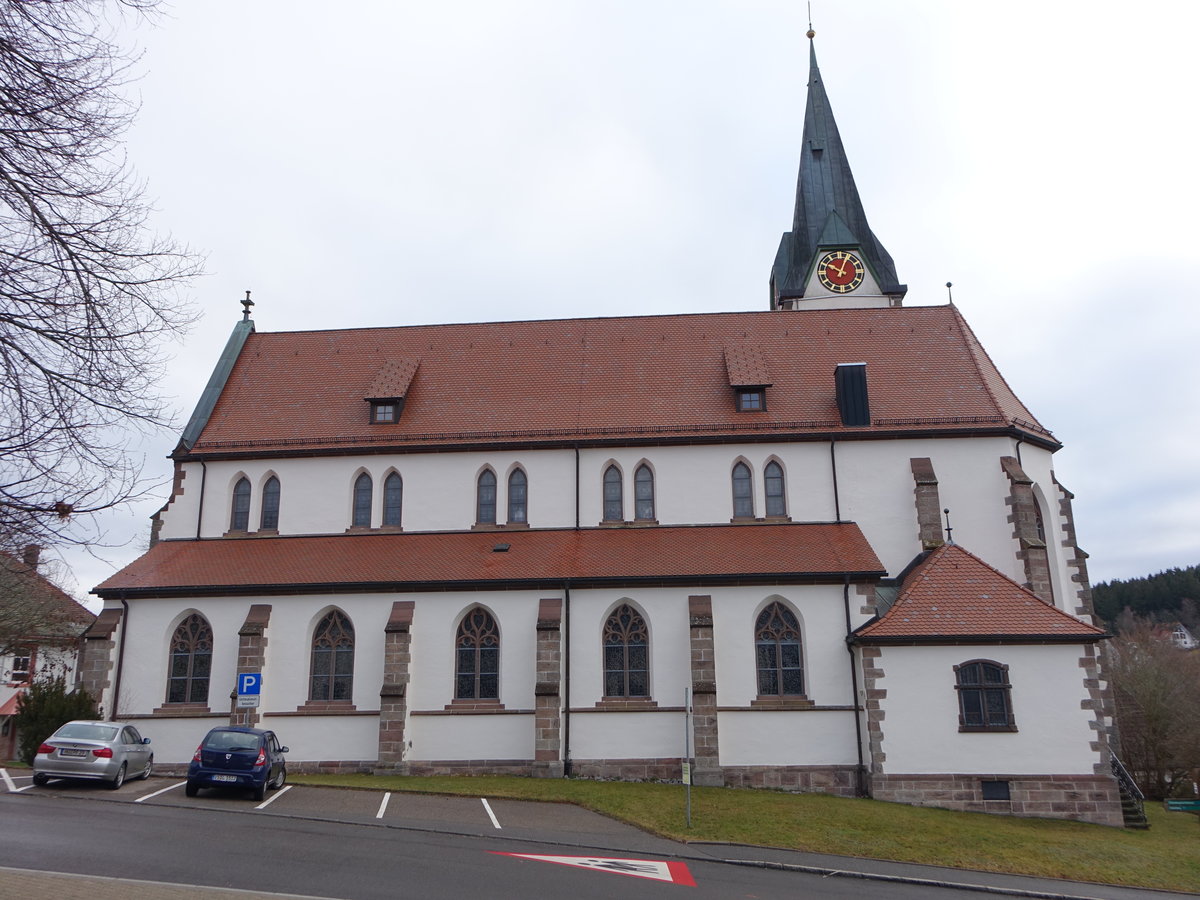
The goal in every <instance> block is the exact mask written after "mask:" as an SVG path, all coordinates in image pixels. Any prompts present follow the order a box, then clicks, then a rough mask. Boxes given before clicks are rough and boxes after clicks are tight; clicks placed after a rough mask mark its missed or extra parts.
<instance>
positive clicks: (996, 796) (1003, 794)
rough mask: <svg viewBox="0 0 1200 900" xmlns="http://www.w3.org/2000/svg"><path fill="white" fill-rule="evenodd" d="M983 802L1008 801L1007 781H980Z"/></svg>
mask: <svg viewBox="0 0 1200 900" xmlns="http://www.w3.org/2000/svg"><path fill="white" fill-rule="evenodd" d="M979 786H980V788H981V789H982V792H983V799H984V800H1010V799H1012V798H1011V796H1010V795H1009V791H1008V782H1007V781H981V782H979Z"/></svg>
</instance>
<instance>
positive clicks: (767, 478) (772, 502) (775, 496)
mask: <svg viewBox="0 0 1200 900" xmlns="http://www.w3.org/2000/svg"><path fill="white" fill-rule="evenodd" d="M763 483H764V486H765V487H766V489H767V515H768V516H773V517H778V516H786V515H787V501H786V500H785V499H784V493H783V466H781V465H780V464H779V463H777V462H775V460H771V461H770V462H769V463H767V465H766V468H764V469H763Z"/></svg>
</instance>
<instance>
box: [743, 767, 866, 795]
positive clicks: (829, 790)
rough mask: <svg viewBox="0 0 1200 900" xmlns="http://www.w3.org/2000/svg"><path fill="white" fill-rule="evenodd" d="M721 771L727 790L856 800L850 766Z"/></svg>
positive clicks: (854, 776)
mask: <svg viewBox="0 0 1200 900" xmlns="http://www.w3.org/2000/svg"><path fill="white" fill-rule="evenodd" d="M722 771H723V772H724V773H725V785H726V786H727V787H738V788H767V789H771V790H780V791H794V792H797V793H802V794H832V795H834V796H835V797H855V796H857V790H856V784H857V780H858V779H857V777H856V775H855V769H854V767H853V766H846V767H837V766H725V767H724V768H723V770H722Z"/></svg>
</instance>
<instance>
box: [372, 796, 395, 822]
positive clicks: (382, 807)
mask: <svg viewBox="0 0 1200 900" xmlns="http://www.w3.org/2000/svg"><path fill="white" fill-rule="evenodd" d="M391 796H392V792H391V791H388V792H387V793H386V794H384V795H383V802H382V803H380V804H379V812H377V813H375V818H377V819H382V818H383V813H384V811H385V810H386V809H387V804H388V800H389V799H390V798H391Z"/></svg>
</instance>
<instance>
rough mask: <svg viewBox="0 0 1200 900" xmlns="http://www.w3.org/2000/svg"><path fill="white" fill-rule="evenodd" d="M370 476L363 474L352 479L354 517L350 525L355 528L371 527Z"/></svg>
mask: <svg viewBox="0 0 1200 900" xmlns="http://www.w3.org/2000/svg"><path fill="white" fill-rule="evenodd" d="M372 490H373V485H372V484H371V476H370V475H368V474H367V473H366V472H363V473H362V474H361V475H359V476H358V477H357V478H356V479H354V516H353V518H352V519H351V520H350V524H351V525H353V526H355V527H356V528H370V527H371V492H372Z"/></svg>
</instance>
